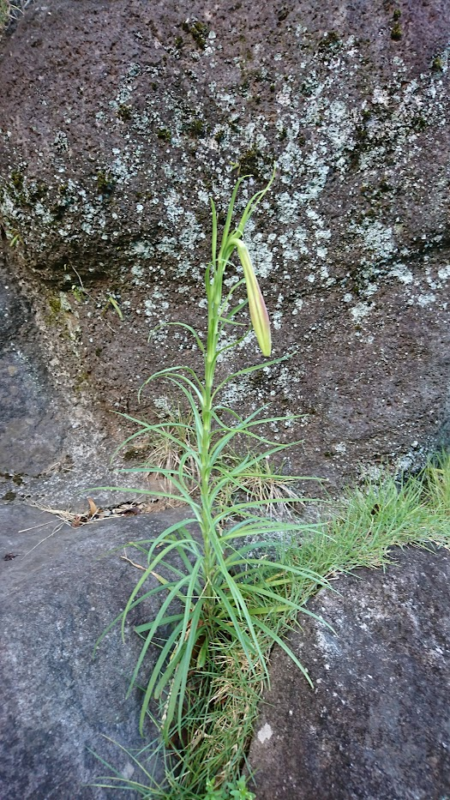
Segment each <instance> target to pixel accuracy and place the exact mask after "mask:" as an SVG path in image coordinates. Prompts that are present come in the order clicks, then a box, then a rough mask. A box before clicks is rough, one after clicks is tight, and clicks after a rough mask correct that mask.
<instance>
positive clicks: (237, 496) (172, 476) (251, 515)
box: [105, 175, 326, 741]
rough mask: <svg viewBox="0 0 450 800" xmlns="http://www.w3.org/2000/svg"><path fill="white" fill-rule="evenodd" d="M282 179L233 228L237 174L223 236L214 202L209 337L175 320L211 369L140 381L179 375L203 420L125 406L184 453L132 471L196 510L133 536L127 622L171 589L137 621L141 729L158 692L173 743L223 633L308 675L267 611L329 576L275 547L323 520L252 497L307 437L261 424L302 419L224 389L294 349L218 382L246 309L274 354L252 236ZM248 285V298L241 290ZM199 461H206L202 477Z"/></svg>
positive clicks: (147, 429)
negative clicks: (271, 412)
mask: <svg viewBox="0 0 450 800" xmlns="http://www.w3.org/2000/svg"><path fill="white" fill-rule="evenodd" d="M273 178H274V175H272V178H271V179H270V181H269V183H268V184H267V186H266V187H265V188H264V189H263V190H262V191H260V192H258V193H257V194H255V195H254V196H253V197H252V198H251V199H250V201H249V202H248V203H247V205H246V207H245V210H244V212H243V214H242V216H241V218H240V220H239V222H238V224H237V225H235V226H233V224H232V222H233V216H234V210H235V205H236V199H237V196H238V192H239V189H240V187H241V184H242V181H243V180H244V178H240V179H239V180H238V181H237V183H236V186H235V187H234V190H233V193H232V196H231V200H230V203H229V206H228V213H227V216H226V221H225V225H224V228H223V231H222V236H221V238H220V242H219V238H218V215H217V212H216V207H215V204H214V202H213V201H211V210H212V251H211V261H210V263H209V265H208V266H207V268H206V272H205V292H206V298H207V306H208V327H207V338H206V342H205V343H204V342H203V341H202V339H201V338H200V336H199V334H198V332H197V331H196V330H195V329H194V328H193V327H192V326H190V325H188V324H186V323H184V322H179V323H169V324H175V325H180V326H181V327H182V328H184V329H186V330H188V331H189V332H190V333H191V334H192V336H193V337H194V340H195V342H196V344H197V346H198V348H199V350H200V351H201V354H202V357H203V367H204V369H203V374H202V375H199V374H198V373H197V372H196V371H194V370H193V369H192V368H191V367H189V366H187V365H177V366H174V367H168V368H166V369H163V370H160V371H159V372H157V373H155V374H153V375H151V376H150V377H149V378H148V379H147V380H146V381H145V383H144V384H143V386H142V387H141V390H140V391H142V390H143V388H144V387H145V386H148V385H149V384H150V383H151V382H153V381H155V380H165V381H168V382H169V383H170V384H172V386H174V387H175V388H176V390H178V391H179V393H180V394H181V396H182V397H183V398H184V403H185V404H186V405H187V408H188V413H189V419H190V420H192V421H189V422H183V421H181V420H180V421H179V422H177V423H173V421H171V422H167V423H166V422H160V423H155V424H153V423H148V422H145V421H142V420H137V419H135V418H132V417H130V416H128V415H124V416H126V417H127V419H130V420H131V421H133V422H134V423H135V424H137V425H138V430H137V431H136V432H135V433H134V434H132V435H131V436H130V437H129V438H128V439H127V440H126V441H125V442H124V443H123V445H122V446H125V445H127V444H128V443H129V442H130V441H131V440H134V439H135V438H136V437H139V436H142V435H145V436H148V435H149V434H150V435H152V434H153V435H155V434H157V435H158V437H161V436H162V437H165V438H166V439H167V441H168V443H169V444H170V445H171V446H173V447H176V448H177V449H178V451H179V452H181V453H182V455H181V457H180V459H179V463H178V464H177V465H176V466H174V467H171V468H167V469H163V468H161V466H160V465H157V464H155V465H152V464H147V463H146V464H143V465H142V466H141V467H137V468H133V469H131V470H126V471H127V472H130V471H131V472H145V473H150V474H152V473H153V474H155V475H162V477H163V478H164V479H167V486H168V487H169V488H167V491H165V490H150V489H149V490H148V492H147V494H149V495H152V496H154V497H163V498H166V499H170V500H177V501H181V502H182V503H183V504H184V508H185V509H186V514H185V516H184V518H183V519H182V520H180V521H178V522H175V523H174V524H173V525H170V526H169V527H168V528H166V529H165V530H164V531H162V532H161V533H160V535H159V536H157V537H156V538H155V539H153V540H151V541H144V542H134V543H131V544H132V546H134V547H135V548H137V550H138V551H140V552H141V554H144V556H145V559H146V561H147V566H146V568H145V570H144V571H143V572H142V574H141V577H140V578H139V580H138V582H137V584H136V586H135V588H134V590H133V592H132V593H131V596H130V598H129V600H128V603H127V605H126V607H125V610H124V611H123V613H122V614H121V615H120V617H119V618H118V619H120V620H121V624H122V630H123V632H124V631H125V625H126V622H127V619H128V616H129V614H130V612H131V611H132V610H133V609H134V608H136V607H137V606H138V605H140V604H142V603H144V602H145V600H147V599H148V598H153V597H155V596H158V597H160V606H159V610H158V612H157V614H156V615H155V617H154V619H151V620H149V621H148V622H145V623H144V624H140V625H138V626H137V627H136V629H135V630H136V631H137V633H138V634H139V635H140V637H141V638H142V640H143V641H142V650H141V653H140V656H139V658H138V661H137V663H136V667H135V670H134V673H133V676H132V680H131V686H130V690H131V689H132V688H133V687H135V686H138V685H142V680H141V677H140V676H141V673H142V671H144V672H145V664H146V656H147V654H148V651H149V648H150V647H151V646H157V647H159V652H158V656H157V658H156V662H155V664H154V666H153V668H152V670H151V673H150V677H149V678H147V679H146V682H145V685H144V693H143V703H142V711H141V716H140V728H141V731H142V730H143V729H144V724H145V719H146V715H147V713H148V712H149V706H150V703H151V701H152V700H153V699H156V700H159V701H160V702H161V703H162V707H161V709H162V710H161V716H162V722H161V731H162V734H163V738H164V739H165V740H166V741H168V740H169V739H170V737H171V736H173V731H174V729H176V730H177V731H178V735H180V736H181V735H182V729H183V719H185V715H186V713H187V712H188V709H189V704H190V702H191V699H192V687H193V685H195V674H196V671H197V672H198V671H199V670H200V671H201V670H204V669H206V668H207V664H208V659H209V658H210V656H211V651H212V650H213V649H214V646H215V644H217V642H218V641H219V640H220V641H221V642H222V644H223V642H226V641H231V640H237V641H238V643H239V645H240V647H241V649H242V652H243V654H244V657H245V658H246V660H247V662H248V665H249V668H250V669H251V670H254V671H255V674H256V673H257V674H262V675H263V676H265V678H266V679H267V678H268V669H267V663H266V656H265V655H264V652H263V649H262V647H261V637H263V638H264V637H265V638H266V639H268V640H269V641H271V642H272V643H278V645H279V646H280V647H282V648H283V649H284V650H285V651H286V652H287V653H288V654H289V656H290V657H291V659H292V661H293V662H294V663H295V664H296V665H297V667H298V668H299V669H300V670H302V672H303V673H304V674H305V676H306V677H307V679H308V680H309V677H308V675H307V672H306V670H305V669H304V667H303V666H302V664H301V663H300V661H299V660H298V659H297V657H296V655H295V654H294V653H293V652H292V651H291V650H290V648H289V646H288V645H287V644H286V642H285V641H284V640H283V639H282V638H281V636H280V635H279V634H278V632H277V626H276V625H270V626H269V625H268V624H267V620H268V618H269V616H270V614H275V615H276V614H277V613H279V612H280V611H281V610H282V609H291V610H292V611H294V612H296V611H303V612H305V613H310V612H308V611H306V610H305V609H304V608H303V607H302V606H301V604H300V603H299V602H298V600H294V599H292V597H290V595H289V586H290V585H291V584H292V580H293V578H294V577H302V578H305V577H306V578H307V579H310V580H311V581H313V582H315V583H317V584H321V585H324V583H326V582H325V581H324V580H323V579H322V578H320V577H319V576H318V575H317V574H315V573H313V572H310V571H309V570H307V569H305V568H299V567H297V566H295V564H292V563H287V562H285V561H283V560H282V559H280V558H278V557H277V556H276V554H275V556H274V545H273V541H274V537H277V536H278V537H280V538H283V537H287V536H299V535H301V534H302V533H305V532H306V531H308V532H309V531H310V530H311V529H314V528H315V526H314V525H308V524H305V523H302V522H301V521H299V519H298V518H297V519H296V520H289V521H287V522H286V521H283V520H282V519H277V518H276V517H274V516H273V515H272V514H271V513H270V511H271V505H272V504H275V503H277V504H279V503H282V502H283V500H280V499H276V500H275V499H271V498H264V499H260V498H252V497H250V498H249V497H248V496H245V497H243V496H242V487H243V485H244V482H245V477H246V475H247V474H248V473H249V471H252V474H253V475H257V474H258V469H259V468H260V467H259V465H266V463H267V459H268V458H270V457H271V456H273V455H276V454H277V453H280V452H281V451H283V450H284V449H285V448H287V447H291V446H292V445H293V444H298V443H297V442H291V443H287V444H281V443H279V442H275V441H272V440H271V439H269V438H268V437H267V436H266V435H264V433H262V432H261V431H263V430H264V426H265V425H267V424H268V423H273V422H280V421H283V420H286V419H292V418H293V417H279V416H274V417H266V416H264V412H265V409H266V407H265V406H262V407H261V408H259V409H257V410H256V411H254V412H253V413H251V414H250V415H248V416H244V417H243V416H241V415H240V414H239V413H238V412H237V411H236V410H235V409H231V408H227V407H225V406H224V405H223V404H222V403H221V402H220V394H221V392H222V390H223V389H224V388H225V387H226V386H227V385H228V384H229V383H230V382H231V381H236V380H238V379H240V378H243V377H244V376H246V375H248V374H249V373H252V372H254V371H256V370H261V369H263V368H264V367H265V366H270V365H272V364H275V363H278V362H279V361H280V360H283V358H284V357H282V358H281V359H275V360H269V361H264V362H262V363H258V364H255V365H253V366H250V367H246V368H244V369H240V370H238V371H236V372H233V373H231V374H229V375H227V377H226V378H224V379H222V380H221V381H220V382H217V381H216V367H217V364H218V359H219V358H220V356H221V355H222V354H223V353H224V352H225V351H226V350H229V349H233V348H234V347H236V345H237V344H239V343H242V342H243V341H244V340H245V339H246V336H247V332H248V331H246V333H245V335H244V336H242V337H240V338H239V337H237V338H236V340H235V341H234V342H233V343H232V344H225V345H223V346H221V341H222V334H223V333H224V331H225V329H227V330H228V329H229V327H230V326H233V325H239V324H242V323H241V322H239V321H238V320H237V319H236V318H237V317H238V316H240V315H242V313H244V312H245V308H246V306H247V304H248V308H249V312H250V319H251V324H252V326H253V330H254V332H255V334H256V338H257V342H258V345H259V347H260V349H261V352H262V354H263V356H265V357H269V356H270V355H271V349H272V346H271V333H270V323H269V316H268V313H267V309H266V305H265V302H264V298H263V296H262V293H261V290H260V287H259V285H258V281H257V278H256V274H255V270H254V268H253V265H252V261H251V258H250V255H249V251H248V248H247V246H246V244H245V242H244V235H245V228H246V225H247V223H248V220H249V219H250V217H251V215H252V214H253V213H254V211H255V209H256V208H257V206H258V204H259V203H260V201H261V200H262V198H263V197H264V195H265V194H266V192H267V191H268V190H269V188H270V186H271V184H272V181H273ZM235 253H237V255H238V257H239V259H240V262H241V264H242V268H243V273H244V278H243V279H238V280H237V281H236V282H235V283H234V285H233V286H232V288H231V289H230V290H229V291H228V292H227V293H226V294H225V293H224V275H225V273H226V272H227V273H230V272H232V271H233V270H235V269H236V268H235V266H234V264H233V261H232V258H233V255H234V254H235ZM244 283H245V285H246V289H247V299H241V300H235V297H236V296H237V293H238V292H239V289H240V288H242V287H243V284H244ZM243 440H244V441H247V442H248V443H249V447H248V448H247V449H246V451H245V452H244V453H243V454H242V458H239V459H236V458H233V459H227V452H229V451H230V447H231V446H232V445H233V443H234V444H236V442H239V443H241V442H242V441H243ZM255 448H256V449H255ZM188 464H189V465H191V464H195V467H196V470H195V474H196V476H197V477H196V478H195V486H194V487H193V486H192V481H193V474H192V470H191V469H188V468H187V465H188ZM263 476H264V470H263V468H262V466H261V477H263ZM299 480H301V479H300V478H299ZM302 480H304V479H302ZM141 491H144V490H141ZM224 495H226V496H227V497H228V498H229V502H228V504H227V505H225V507H224V505H223V503H222V501H221V498H223V497H224ZM284 502H286V503H287V502H289V503H290V504H291V503H292V502H293V500H292V498H286V499H285V500H284ZM264 511H266V512H267V513H266V514H264ZM116 621H117V620H115V622H116ZM112 624H114V623H111V625H112ZM110 627H111V626H110ZM108 630H109V628H108ZM105 633H106V631H105ZM192 702H193V701H192ZM174 726H175V728H174Z"/></svg>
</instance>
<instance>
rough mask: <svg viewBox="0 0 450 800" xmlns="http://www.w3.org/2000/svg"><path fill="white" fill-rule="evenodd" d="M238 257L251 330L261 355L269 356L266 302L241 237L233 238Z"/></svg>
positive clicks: (270, 347)
mask: <svg viewBox="0 0 450 800" xmlns="http://www.w3.org/2000/svg"><path fill="white" fill-rule="evenodd" d="M232 244H234V245H235V247H236V249H237V251H238V254H239V258H240V261H241V264H242V268H243V270H244V278H245V283H246V285H247V295H248V306H249V311H250V319H251V321H252V325H253V330H254V331H255V334H256V338H257V340H258V344H259V347H260V349H261V352H262V354H263V356H270V354H271V352H272V341H271V336H270V321H269V315H268V313H267V308H266V304H265V302H264V298H263V296H262V294H261V289H260V288H259V284H258V281H257V279H256V275H255V271H254V269H253V264H252V262H251V259H250V254H249V252H248V250H247V247H246V245H245V244H244V242H242V241H241V239H233V240H232Z"/></svg>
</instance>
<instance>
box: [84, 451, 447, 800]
mask: <svg viewBox="0 0 450 800" xmlns="http://www.w3.org/2000/svg"><path fill="white" fill-rule="evenodd" d="M327 516H328V518H327V519H325V520H324V521H322V522H321V523H319V524H318V525H317V526H316V527H315V528H314V529H313V530H311V531H310V532H309V533H306V534H305V535H304V536H303V537H302V539H301V541H298V539H297V537H295V538H294V540H293V541H292V542H291V543H289V544H286V543H285V545H284V552H283V553H282V558H283V559H284V561H285V563H286V564H287V566H289V565H295V566H298V567H300V568H301V571H300V572H298V573H291V580H290V582H289V583H288V584H287V583H286V582H285V581H284V577H283V576H282V575H280V581H281V583H280V584H279V585H278V586H276V587H273V588H274V590H275V591H277V592H280V605H279V609H278V611H276V612H275V611H274V610H273V609H272V611H270V609H269V606H270V604H268V614H267V616H266V617H265V618H264V622H265V625H266V626H267V627H268V628H270V629H271V631H272V634H273V633H275V634H276V635H277V636H280V637H283V636H285V634H286V633H287V632H288V631H289V629H290V628H292V627H293V626H294V625H296V624H298V623H297V614H296V611H295V609H294V608H291V607H289V606H287V605H285V604H283V599H291V600H293V601H294V602H295V604H297V603H299V604H300V603H301V604H304V603H306V602H307V601H308V599H310V598H311V597H312V596H313V595H314V594H315V593H316V592H317V590H318V588H319V587H318V585H317V583H315V582H314V580H313V579H311V578H309V579H308V578H305V577H303V576H302V572H303V573H306V572H307V571H311V573H316V574H318V575H320V576H321V577H322V578H323V579H327V580H332V579H335V578H336V577H338V576H339V575H340V574H343V573H347V572H351V571H353V570H355V569H357V568H360V567H369V568H377V567H382V566H384V565H386V564H388V563H389V562H390V561H391V559H392V549H393V548H394V547H405V546H408V545H414V546H422V547H429V546H431V545H433V544H434V545H437V546H442V547H449V546H450V455H449V454H441V456H440V457H439V459H438V460H434V461H431V462H430V463H429V465H428V467H427V468H426V469H425V470H424V472H423V474H422V475H421V476H420V477H419V478H414V479H410V480H408V482H407V483H405V484H404V485H403V486H401V487H400V488H399V486H398V483H397V482H396V481H395V479H394V478H393V477H392V476H390V475H388V474H386V475H385V476H384V477H383V478H382V479H381V480H380V481H379V482H378V483H376V484H373V483H367V484H365V485H364V486H362V487H359V488H357V489H353V490H349V491H348V492H347V494H346V495H345V496H344V497H343V498H342V500H341V501H340V502H338V503H337V504H334V511H333V513H332V514H328V515H327ZM361 590H362V591H363V587H362V589H361ZM262 603H264V600H262ZM257 635H258V641H259V646H260V649H261V652H262V653H263V654H264V659H265V661H266V664H267V665H268V664H269V659H270V653H271V650H272V647H273V635H272V636H266V635H265V633H264V630H263V629H262V628H260V629H258V633H257ZM312 678H313V679H314V676H312ZM264 685H265V678H264V670H263V669H262V666H260V668H259V670H258V671H254V670H251V669H249V665H248V661H247V659H246V656H245V653H244V651H243V649H242V647H241V646H240V643H239V642H238V641H237V640H234V641H230V640H229V639H227V638H226V637H224V638H223V639H220V637H219V638H218V639H217V640H216V641H215V643H214V647H213V648H212V650H211V653H210V657H209V659H208V664H207V669H206V670H204V671H203V673H201V674H197V675H196V677H195V681H194V682H193V684H192V685H191V687H190V694H189V696H188V706H187V707H186V710H185V716H184V719H183V730H184V736H183V741H182V742H181V741H180V740H177V736H176V731H175V730H174V731H172V733H173V739H172V743H171V748H170V752H169V755H168V756H167V762H166V767H167V771H166V784H165V786H163V787H156V786H152V782H151V779H150V775H149V773H148V772H147V771H146V766H145V764H146V760H145V752H144V753H142V754H141V756H140V757H139V758H138V759H137V761H136V764H137V766H138V768H139V769H140V770H141V775H142V780H141V783H140V784H139V783H137V782H134V783H133V788H134V789H135V791H136V792H137V793H138V795H139V796H140V797H142V798H145V800H150V798H161V800H207V798H210V797H213V798H214V797H217V798H220V800H222V798H224V800H232V799H233V797H234V796H233V794H231V792H232V791H234V789H233V787H236V786H237V785H238V780H239V778H240V776H241V774H242V770H243V766H244V764H245V755H246V752H247V749H248V746H249V743H250V739H251V735H252V729H253V725H254V722H255V720H256V716H257V712H258V703H259V700H260V698H261V694H262V690H263V688H264ZM307 689H308V687H307V684H306V683H305V691H307ZM160 746H161V745H160ZM153 752H154V751H153ZM102 781H103V782H102V783H100V782H99V783H98V784H96V785H102V786H108V787H109V788H118V787H119V786H129V788H131V783H130V782H129V781H126V780H125V779H124V778H122V777H120V776H119V773H117V772H116V776H115V779H114V780H112V781H111V779H108V778H104V779H102ZM208 786H209V789H208ZM211 787H212V788H211ZM230 787H232V788H230ZM250 788H251V787H250ZM212 789H214V791H216V795H213V794H212ZM208 791H209V794H208ZM236 791H237V790H236ZM220 792H221V794H220ZM236 796H237V797H239V795H236Z"/></svg>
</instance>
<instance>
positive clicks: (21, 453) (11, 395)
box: [0, 264, 161, 513]
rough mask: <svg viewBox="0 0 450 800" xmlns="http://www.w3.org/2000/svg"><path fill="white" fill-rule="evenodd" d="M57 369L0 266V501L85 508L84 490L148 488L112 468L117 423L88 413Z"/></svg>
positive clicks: (116, 497) (83, 398) (119, 497)
mask: <svg viewBox="0 0 450 800" xmlns="http://www.w3.org/2000/svg"><path fill="white" fill-rule="evenodd" d="M63 370H64V365H61V364H60V363H59V362H58V361H55V360H54V359H52V358H49V356H48V349H47V347H46V341H45V336H44V335H43V332H42V331H41V330H40V329H39V327H38V326H37V325H36V322H35V314H34V313H33V308H32V304H31V303H30V302H29V300H28V298H27V297H26V295H24V293H23V291H21V289H20V286H19V285H18V283H17V280H15V279H14V277H13V276H12V275H11V274H10V272H9V271H8V270H7V269H6V268H5V267H4V266H3V265H1V264H0V500H4V501H9V502H12V501H14V500H16V499H26V498H28V499H29V498H30V497H32V498H33V500H35V501H37V500H40V501H41V502H42V503H43V504H44V505H50V506H52V507H60V508H70V509H72V510H76V511H78V512H80V513H85V512H86V511H87V508H88V506H87V495H88V494H90V493H92V491H91V492H89V487H95V486H117V485H119V486H122V487H128V488H129V489H131V488H149V481H148V479H146V478H145V477H143V476H139V475H135V474H134V475H127V474H123V473H122V474H121V475H120V477H119V476H118V474H117V473H116V472H115V467H117V466H120V465H121V462H120V459H116V460H115V461H114V463H111V455H112V452H113V450H114V446H115V444H118V443H119V441H120V434H119V430H118V428H117V424H116V426H115V429H114V430H113V429H112V426H111V425H110V418H111V415H109V417H108V415H103V417H102V419H100V417H99V414H95V413H93V409H92V404H91V402H90V398H89V396H88V395H86V394H85V393H84V392H83V391H81V390H80V391H79V390H78V389H79V387H77V386H75V387H72V389H70V387H69V386H68V382H67V379H66V377H65V373H64V372H63ZM114 434H115V435H116V440H114ZM118 434H119V441H117V435H118ZM124 435H125V434H124V433H122V438H123V437H124ZM122 465H123V463H122ZM95 495H96V499H97V502H98V504H99V505H103V506H110V505H117V504H118V503H120V502H124V501H129V500H133V499H137V495H134V496H133V493H132V494H131V495H130V494H129V493H128V492H111V491H106V490H102V491H98V490H97V491H96V493H95ZM141 499H142V498H141ZM160 506H161V503H160ZM155 507H156V506H155Z"/></svg>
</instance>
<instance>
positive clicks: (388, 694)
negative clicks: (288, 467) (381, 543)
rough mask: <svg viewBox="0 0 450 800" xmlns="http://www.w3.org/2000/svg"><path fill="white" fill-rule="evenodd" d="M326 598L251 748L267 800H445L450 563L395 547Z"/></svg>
mask: <svg viewBox="0 0 450 800" xmlns="http://www.w3.org/2000/svg"><path fill="white" fill-rule="evenodd" d="M392 555H393V556H394V560H395V562H396V563H395V565H393V566H390V567H389V568H388V569H387V570H386V571H385V572H382V571H381V570H378V571H368V570H361V571H360V572H359V573H357V574H355V575H354V576H346V577H342V578H340V579H339V581H337V582H336V583H334V584H333V586H334V588H335V589H336V592H331V591H329V590H326V591H322V592H320V594H319V595H318V597H317V598H315V600H314V601H313V602H312V603H310V604H309V606H308V607H309V609H310V610H311V611H313V612H315V613H316V614H318V615H321V616H323V618H324V619H325V621H326V622H327V623H328V624H329V625H331V626H332V628H333V631H330V630H328V629H327V628H324V626H323V625H321V624H320V623H318V622H316V621H315V620H313V619H311V618H308V619H307V620H306V622H304V621H303V620H302V627H303V630H301V631H298V632H296V633H294V634H293V635H292V636H291V637H290V646H291V647H292V648H293V651H294V653H295V654H296V655H297V657H298V658H300V660H301V661H302V663H303V664H304V665H305V667H306V668H307V669H308V671H309V674H310V676H311V678H312V680H313V682H314V691H313V690H311V689H310V688H309V686H308V685H307V683H306V681H305V679H304V678H303V676H302V675H301V673H300V672H299V671H298V670H297V669H296V668H295V667H294V666H293V664H292V662H291V661H289V659H288V658H287V656H286V655H285V654H284V653H282V652H279V651H278V652H276V654H275V655H274V657H273V660H272V664H271V690H270V691H269V692H267V693H266V696H265V698H264V700H265V702H264V704H263V705H262V708H261V713H260V717H259V720H258V723H257V725H256V729H255V737H254V741H253V743H252V746H251V750H250V757H249V760H250V767H251V769H252V770H254V771H255V780H256V796H257V798H258V800H315V799H316V798H321V800H375V798H376V800H443V798H444V797H446V796H447V795H448V789H449V786H450V755H449V748H450V720H449V714H448V686H449V680H450V660H449V655H450V620H449V616H448V605H449V602H450V589H449V586H450V580H449V579H450V557H449V553H448V550H446V549H442V550H440V551H438V552H437V553H430V552H427V551H424V550H415V549H412V548H407V549H406V550H405V551H403V552H400V551H393V552H392Z"/></svg>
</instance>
